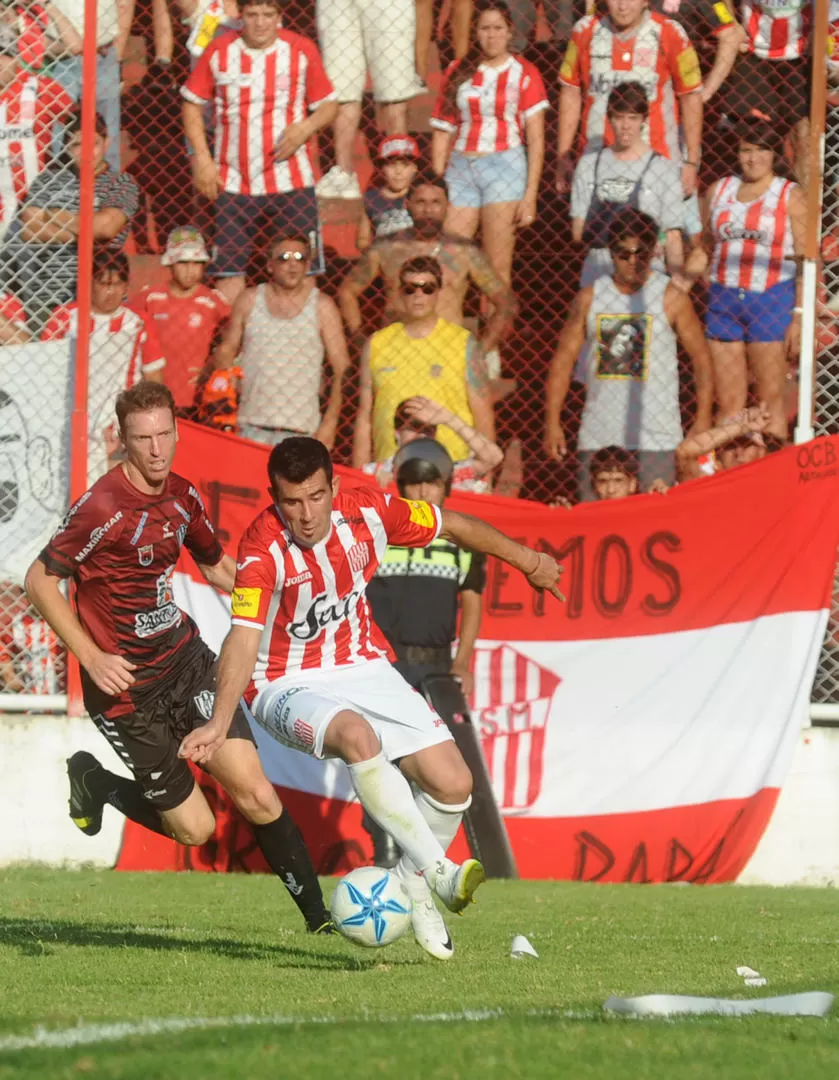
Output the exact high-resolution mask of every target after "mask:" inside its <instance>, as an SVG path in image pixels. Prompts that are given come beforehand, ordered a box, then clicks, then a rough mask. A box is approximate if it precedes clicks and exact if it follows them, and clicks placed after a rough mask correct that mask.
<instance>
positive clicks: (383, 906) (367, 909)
mask: <svg viewBox="0 0 839 1080" xmlns="http://www.w3.org/2000/svg"><path fill="white" fill-rule="evenodd" d="M387 883H388V875H387V874H385V876H384V877H383V878H381V879H380V880H379V881H375V882H374V883H373V884H372V885H371V886H370V895H369V896H365V895H364V893H363V892H362V891H361V890H360V889H358V888H356V886H355V885H353V884H351V883H350V882H349V881H345V882H344V884H345V886H346V889H347V892H348V893H349V897H350V900H351V901H352V902H353V903H354V904H355V905H356V907H357V908H358V909H359V910H358V911H357V912H356V914H355V915H350V916H349V917H348V918H346V919H342V920H341V925H342V926H364V924H365V923H366V922H367V920H368V919H372V920H373V930H374V933H375V935H376V941H381V940H382V938H383V937H384V933H385V930H386V929H387V918H386V917H385V916H386V913H387V912H389V911H390V912H393V913H394V914H396V915H407V914H408V909H407V908H406V907H403V906H402V904H400V903H399V901H398V900H392V899H391V900H384V899H382V893H383V892H384V891H385V889H386V888H387Z"/></svg>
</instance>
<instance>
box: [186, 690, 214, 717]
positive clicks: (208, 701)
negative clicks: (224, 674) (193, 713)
mask: <svg viewBox="0 0 839 1080" xmlns="http://www.w3.org/2000/svg"><path fill="white" fill-rule="evenodd" d="M215 699H216V695H215V694H214V693H213V691H212V690H202V691H201V693H200V694H196V695H195V697H194V698H193V699H192V700H193V701H194V702H195V708H196V709H197V710H198V711H199V712H200V713H201V715H202V716H203V717H204V719H205V720H211V719H212V716H213V702H214V701H215Z"/></svg>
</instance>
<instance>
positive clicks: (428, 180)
mask: <svg viewBox="0 0 839 1080" xmlns="http://www.w3.org/2000/svg"><path fill="white" fill-rule="evenodd" d="M421 187H436V188H439V189H440V190H441V191H442V192H443V194H444V195H445V196H446V198H447V199H448V197H449V185H448V184H447V183H446V181H445V180H444V179H443V177H442V176H437V174H436V173H433V172H430V171H429V170H427V169H421V170H420V171H419V172H418V173H417V175H416V176H415V177H414V179H413V180H412V181H411V186H410V187H409V188H408V194H407V195H406V196H405V198H406V199H410V198H412V197H413V196H414V195H415V194H416V193H417V190H418V188H421Z"/></svg>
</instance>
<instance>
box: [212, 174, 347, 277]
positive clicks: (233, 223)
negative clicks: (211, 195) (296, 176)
mask: <svg viewBox="0 0 839 1080" xmlns="http://www.w3.org/2000/svg"><path fill="white" fill-rule="evenodd" d="M281 232H285V233H301V234H302V235H303V236H307V237H308V238H309V247H310V248H311V250H312V263H311V266H310V267H309V273H310V274H322V273H324V271H325V270H326V264H325V261H324V255H323V238H322V236H321V229H320V216H319V215H318V201H317V198H316V197H315V189H314V188H299V189H298V190H296V191H289V192H287V193H286V194H278V195H231V194H228V192H226V191H222V192H221V194H220V195H219V197H218V199H217V200H216V251H215V256H214V258H213V263H212V266H211V268H210V271H211V273H213V274H215V276H216V277H239V276H241V275H243V274H244V273H245V272H246V271H247V269H248V264H249V262H250V260H251V257H252V255H253V253H254V247H255V246H259V247H263V248H265V247H267V246H268V243H269V242H270V241H271V240H272V239H273V238H274V237H275V236H276V235H277V233H281Z"/></svg>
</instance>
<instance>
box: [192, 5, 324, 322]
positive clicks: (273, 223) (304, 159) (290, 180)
mask: <svg viewBox="0 0 839 1080" xmlns="http://www.w3.org/2000/svg"><path fill="white" fill-rule="evenodd" d="M240 7H241V14H242V30H241V32H240V33H236V34H224V35H222V36H221V37H219V38H217V39H216V40H215V41H213V42H212V44H211V45H209V46H208V47H207V48H206V49H205V50H204V52H203V53H202V55H201V57H200V59H199V61H198V63H197V64H196V66H195V68H194V69H193V71H192V73H191V75H190V76H189V78H188V79H187V81H186V85H185V86H184V87H183V88H182V90H181V94H182V95H183V98H184V102H183V122H184V131H185V133H186V137H187V139H188V141H189V143H190V145H191V146H192V149H193V152H194V156H193V158H192V169H193V176H194V179H195V186H196V189H197V190H198V192H199V193H200V194H201V195H204V196H205V197H206V198H208V199H210V200H212V201H214V202H215V203H216V260H215V265H214V268H213V272H214V273H215V275H216V279H217V287H218V289H219V291H220V292H221V293H223V294H224V296H225V298H226V299H227V301H228V303H230V304H232V303H233V302H234V301H235V300H236V298H237V297H238V296H239V294H240V293H241V292H242V290H243V289H244V287H245V271H246V270H247V266H248V261H249V259H250V257H251V254H252V252H253V247H254V244H255V242H256V241H257V240H258V238H259V237H260V235H262V236H263V237H265V236H268V235H271V234H273V233H276V232H279V231H283V230H293V231H294V232H296V233H303V234H304V235H306V236H307V237H308V238H309V242H310V245H311V247H312V250H313V251H314V252H315V253H316V258H315V259H314V260H313V262H312V266H311V272H312V273H322V272H323V270H324V265H323V244H322V241H321V236H320V220H319V218H318V208H317V200H316V198H315V187H314V185H315V174H314V167H313V164H312V158H311V148H310V145H309V144H310V141H311V139H312V137H313V136H314V135H315V134H316V133H317V132H318V131H320V130H321V128H324V127H326V125H327V124H330V123H331V122H332V121H333V120H334V119H335V115H336V113H337V111H338V105H337V103H336V101H335V91H334V89H333V87H332V83H331V82H330V81H329V79H328V78H327V75H326V72H325V71H324V68H323V63H322V61H321V58H320V54H319V53H318V50H317V48H316V47H315V45H314V44H313V43H312V42H311V41H309V40H308V39H307V38H304V37H301V36H300V35H299V34H294V33H291V32H290V31H288V30H283V29H281V25H280V0H242V3H241V6H240ZM210 101H212V102H213V103H214V105H215V152H214V154H211V153H210V149H209V146H208V143H207V133H206V130H205V125H204V115H203V109H204V106H205V105H206V104H207V102H210ZM307 112H308V113H309V114H310V115H308V116H307V115H306V114H307Z"/></svg>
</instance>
